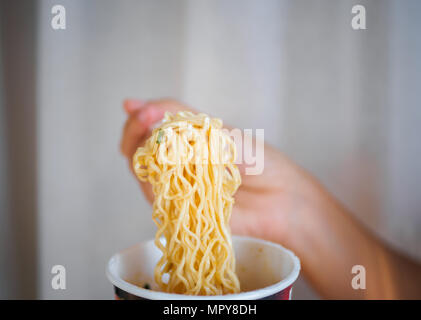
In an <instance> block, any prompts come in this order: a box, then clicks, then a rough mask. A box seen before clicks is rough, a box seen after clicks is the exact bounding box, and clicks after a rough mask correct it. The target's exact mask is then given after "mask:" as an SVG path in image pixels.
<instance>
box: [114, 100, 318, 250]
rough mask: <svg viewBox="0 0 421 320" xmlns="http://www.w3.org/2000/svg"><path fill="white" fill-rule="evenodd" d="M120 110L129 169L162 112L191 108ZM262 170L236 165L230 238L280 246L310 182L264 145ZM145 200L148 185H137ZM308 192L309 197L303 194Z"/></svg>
mask: <svg viewBox="0 0 421 320" xmlns="http://www.w3.org/2000/svg"><path fill="white" fill-rule="evenodd" d="M124 109H125V111H126V113H127V115H128V119H127V121H126V124H125V127H124V132H123V138H122V141H121V151H122V153H123V154H124V155H125V156H126V157H127V159H128V164H129V167H130V169H131V170H132V172H133V168H132V157H133V155H134V153H135V151H136V150H137V148H138V147H140V146H142V145H143V144H144V142H145V140H146V139H147V138H148V137H149V136H150V134H151V127H152V126H153V125H154V124H155V123H156V122H158V121H160V120H161V119H162V117H163V116H164V113H165V112H166V111H170V112H172V113H176V112H178V111H183V110H191V111H193V112H195V111H194V110H192V109H191V108H189V107H187V106H185V105H183V104H181V103H179V102H177V101H174V100H169V99H166V100H155V101H148V102H143V101H139V100H126V101H125V102H124ZM264 148H265V154H264V156H265V167H264V170H263V173H262V174H260V175H246V174H245V167H246V166H245V165H243V164H242V165H239V169H240V172H241V175H242V184H241V186H240V188H239V189H238V191H237V193H236V194H235V205H234V209H233V214H232V217H231V229H232V232H233V233H234V234H242V235H249V236H254V237H259V238H262V239H267V240H271V241H275V242H281V243H284V242H286V241H287V235H288V231H291V228H290V220H291V219H290V218H289V217H290V216H291V215H294V213H295V212H296V211H297V210H300V208H301V209H302V208H304V203H305V202H306V201H308V200H306V199H307V198H308V197H309V195H311V190H313V191H314V187H313V188H312V184H311V183H309V182H310V180H311V178H310V176H308V175H307V174H306V173H305V172H304V171H303V170H302V169H300V168H299V167H297V166H296V165H294V164H293V163H292V162H291V161H289V160H288V159H287V158H286V157H285V156H283V155H282V154H281V153H280V152H279V151H276V150H275V149H274V148H272V147H270V146H269V145H265V146H264ZM139 183H140V185H141V187H142V190H143V192H144V194H145V196H146V198H147V199H148V201H150V202H152V201H153V193H152V188H151V186H150V184H149V183H144V182H139ZM303 191H309V194H308V195H306V194H303Z"/></svg>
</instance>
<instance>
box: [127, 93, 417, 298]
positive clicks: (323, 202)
mask: <svg viewBox="0 0 421 320" xmlns="http://www.w3.org/2000/svg"><path fill="white" fill-rule="evenodd" d="M124 109H125V110H126V112H127V114H128V120H127V122H126V125H125V127H124V132H123V138H122V141H121V151H122V153H123V154H124V155H125V156H126V157H127V159H128V163H129V167H130V169H131V170H132V171H133V169H132V157H133V154H134V153H135V151H136V149H137V148H138V147H139V146H142V145H143V144H144V142H145V140H146V139H147V138H148V137H149V136H150V134H151V127H152V126H153V124H154V123H156V122H157V121H159V120H160V119H162V117H163V116H164V113H165V111H170V112H172V113H175V112H178V111H182V110H192V109H191V108H188V107H187V106H185V105H183V104H181V103H179V102H177V101H173V100H168V99H167V100H155V101H148V102H142V101H139V100H126V101H125V103H124ZM192 111H193V110H192ZM264 149H265V154H264V159H265V160H264V161H265V162H264V164H265V165H264V170H263V173H262V174H261V175H255V176H252V175H245V165H239V169H240V172H241V176H242V184H241V186H240V188H239V189H238V191H237V193H236V194H235V200H236V203H235V205H234V208H233V214H232V217H231V229H232V232H233V233H234V234H243V235H249V236H253V237H258V238H262V239H267V240H270V241H273V242H278V243H281V244H282V245H284V246H286V247H288V248H290V249H291V250H293V251H294V252H295V253H296V254H297V255H298V257H299V258H300V260H301V265H302V273H303V274H304V276H305V277H306V278H307V280H308V281H309V282H310V284H311V285H312V286H313V288H314V289H316V290H317V292H318V293H319V294H320V295H321V296H322V297H327V298H335V299H341V298H342V299H350V298H358V299H363V298H366V299H385V298H386V299H390V298H418V299H419V298H420V296H421V289H420V288H421V287H420V286H419V283H420V281H421V272H420V270H421V266H420V264H419V263H416V262H414V261H411V260H410V259H408V258H406V257H402V256H401V255H399V254H398V253H396V252H394V251H393V250H390V249H389V248H387V246H385V245H384V244H383V243H381V242H380V241H378V239H376V238H375V237H373V235H372V234H370V233H369V232H368V231H367V230H366V229H365V228H364V227H363V226H361V224H359V223H358V221H356V220H355V219H354V218H353V217H352V215H350V214H349V212H347V210H346V209H345V208H344V207H343V206H341V205H340V204H339V203H338V202H337V201H336V200H335V199H334V198H333V197H332V196H331V195H330V194H329V193H328V192H327V191H326V190H325V188H323V187H322V186H321V184H320V183H319V182H318V181H317V180H316V179H314V178H313V177H312V176H311V175H309V174H308V173H307V172H306V171H305V170H303V169H302V168H300V167H299V166H297V165H295V164H294V163H293V162H292V161H290V160H289V159H288V158H287V157H285V156H284V155H283V154H282V153H281V152H279V151H277V150H276V149H274V148H272V147H271V146H269V145H267V144H265V145H264ZM141 187H142V189H143V192H144V194H145V196H146V198H147V199H148V200H149V201H150V202H152V201H153V194H152V189H151V186H150V185H149V184H146V183H141ZM356 264H360V265H364V266H365V268H366V270H367V274H369V275H370V276H369V277H367V289H366V290H353V289H352V287H351V277H352V274H351V268H352V266H353V265H356Z"/></svg>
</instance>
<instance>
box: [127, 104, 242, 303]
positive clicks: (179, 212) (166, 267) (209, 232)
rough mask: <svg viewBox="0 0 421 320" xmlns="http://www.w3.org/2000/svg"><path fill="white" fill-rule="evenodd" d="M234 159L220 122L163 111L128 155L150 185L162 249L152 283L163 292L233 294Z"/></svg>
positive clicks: (235, 290) (236, 174)
mask: <svg viewBox="0 0 421 320" xmlns="http://www.w3.org/2000/svg"><path fill="white" fill-rule="evenodd" d="M235 157H236V149H235V144H234V142H233V140H232V139H231V138H230V137H229V135H228V134H227V133H226V132H224V130H223V129H222V121H221V120H219V119H210V118H209V117H208V116H207V115H205V114H193V113H191V112H187V111H186V112H179V113H177V114H176V115H172V114H170V113H166V114H165V117H164V119H163V122H162V124H161V125H160V127H158V128H155V129H154V130H153V131H152V135H151V137H150V138H149V139H148V140H147V141H146V144H145V146H144V147H141V148H138V150H137V151H136V153H135V155H134V157H133V166H134V169H135V173H136V175H137V177H138V178H139V179H140V180H141V181H148V182H150V183H151V184H152V187H153V193H154V196H155V197H154V202H153V214H152V218H153V220H154V222H155V223H156V225H157V227H158V230H157V232H156V236H155V244H156V246H157V247H158V248H159V249H160V250H161V251H162V257H161V259H160V260H159V262H158V263H157V265H156V267H155V281H156V282H157V284H158V285H159V286H160V288H161V289H162V290H163V291H165V292H171V293H180V294H190V295H220V294H229V293H238V292H239V291H240V283H239V281H238V278H237V276H236V274H235V257H234V251H233V248H232V243H231V234H230V229H229V219H230V216H231V212H232V206H233V204H234V199H233V195H234V193H235V192H236V190H237V188H238V187H239V185H240V183H241V177H240V173H239V171H238V168H237V166H236V165H235V164H234V160H235ZM161 237H163V238H164V239H165V240H164V241H162V240H161ZM166 274H167V275H166ZM165 278H166V279H165Z"/></svg>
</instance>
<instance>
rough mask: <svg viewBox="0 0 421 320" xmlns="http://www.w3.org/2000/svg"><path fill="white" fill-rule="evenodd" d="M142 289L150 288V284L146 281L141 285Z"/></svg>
mask: <svg viewBox="0 0 421 320" xmlns="http://www.w3.org/2000/svg"><path fill="white" fill-rule="evenodd" d="M143 289H147V290H150V289H151V286H150V285H149V284H148V283H145V285H144V286H143Z"/></svg>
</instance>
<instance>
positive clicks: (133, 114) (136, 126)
mask: <svg viewBox="0 0 421 320" xmlns="http://www.w3.org/2000/svg"><path fill="white" fill-rule="evenodd" d="M123 108H124V110H125V111H126V113H127V115H128V116H129V117H128V119H127V121H126V124H125V126H124V130H123V137H122V139H121V143H120V148H121V152H122V153H123V155H125V156H126V157H128V158H129V159H131V157H132V156H133V154H134V153H135V152H136V149H137V148H138V147H139V146H141V145H142V144H143V143H144V141H145V140H146V139H147V137H149V136H150V133H151V128H152V127H153V125H154V124H155V123H156V122H158V121H160V120H161V119H162V118H163V117H164V114H165V112H166V111H169V112H172V113H176V112H179V111H182V110H191V109H189V108H188V107H186V106H184V105H183V104H181V103H179V102H177V101H175V100H171V99H160V100H151V101H148V102H145V101H142V100H136V99H127V100H125V101H124V103H123Z"/></svg>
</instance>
